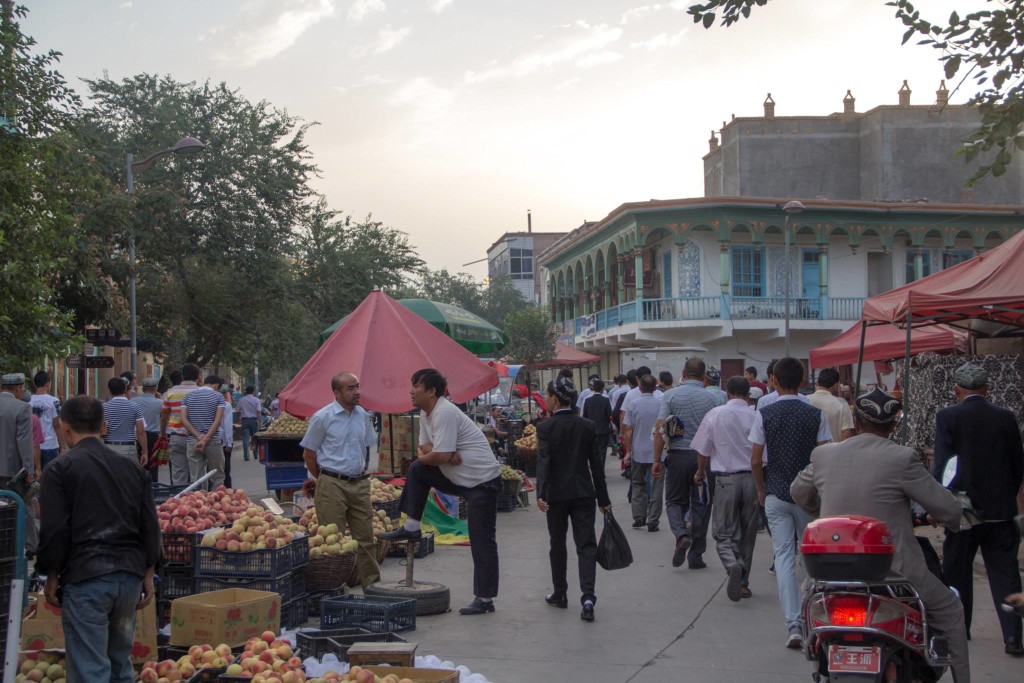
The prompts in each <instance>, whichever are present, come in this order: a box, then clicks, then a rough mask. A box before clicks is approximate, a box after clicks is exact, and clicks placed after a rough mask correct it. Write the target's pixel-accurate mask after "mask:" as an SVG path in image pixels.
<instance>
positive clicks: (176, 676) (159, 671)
mask: <svg viewBox="0 0 1024 683" xmlns="http://www.w3.org/2000/svg"><path fill="white" fill-rule="evenodd" d="M233 661H235V657H234V655H233V654H231V648H230V647H229V646H228V645H225V644H224V643H221V644H220V645H218V646H217V647H213V646H212V645H193V646H192V647H190V648H189V650H188V654H187V655H182V656H181V658H180V659H178V661H174V660H173V659H165V660H163V661H162V662H158V661H156V660H153V661H149V662H146V663H145V664H143V665H142V670H141V671H139V683H167V682H168V681H181V680H185V681H187V680H188V679H190V678H192V677H193V676H195V675H196V672H197V671H199V670H200V669H223V668H225V667H227V666H228V665H229V664H231V663H232V662H233Z"/></svg>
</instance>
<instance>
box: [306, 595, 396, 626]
mask: <svg viewBox="0 0 1024 683" xmlns="http://www.w3.org/2000/svg"><path fill="white" fill-rule="evenodd" d="M342 626H359V627H361V628H366V629H369V630H371V631H373V632H375V633H401V632H402V631H411V630H413V629H415V628H416V600H415V599H406V598H388V597H384V596H373V597H370V596H366V595H356V594H353V593H349V594H348V595H343V596H341V597H340V598H331V599H330V600H324V601H323V602H322V603H320V628H321V629H328V628H340V627H342Z"/></svg>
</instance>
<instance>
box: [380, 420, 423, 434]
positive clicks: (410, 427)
mask: <svg viewBox="0 0 1024 683" xmlns="http://www.w3.org/2000/svg"><path fill="white" fill-rule="evenodd" d="M380 433H381V436H383V435H384V434H389V433H394V435H395V436H398V435H399V434H409V435H413V436H415V437H417V438H419V434H420V418H419V415H384V416H383V418H382V419H381V423H380Z"/></svg>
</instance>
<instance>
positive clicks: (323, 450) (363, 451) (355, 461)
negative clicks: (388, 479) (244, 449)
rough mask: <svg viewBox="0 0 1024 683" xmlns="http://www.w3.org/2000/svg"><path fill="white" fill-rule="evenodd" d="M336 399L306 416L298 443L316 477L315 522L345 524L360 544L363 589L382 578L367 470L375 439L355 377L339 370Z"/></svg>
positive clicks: (334, 384)
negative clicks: (305, 422) (306, 420)
mask: <svg viewBox="0 0 1024 683" xmlns="http://www.w3.org/2000/svg"><path fill="white" fill-rule="evenodd" d="M331 389H332V390H333V391H334V400H333V401H332V402H331V403H329V404H327V405H326V406H324V407H323V408H321V409H320V410H318V411H317V412H316V413H315V414H314V415H313V417H311V418H309V426H308V427H307V428H306V436H305V437H303V439H302V442H301V443H300V445H301V446H302V448H303V452H302V457H303V459H304V460H305V461H306V469H308V470H309V472H310V474H312V475H313V478H314V479H316V495H315V496H314V500H313V502H314V505H315V506H316V516H317V521H318V522H319V523H320V524H321V525H324V524H337V525H338V533H339V534H341V533H344V531H345V528H346V527H348V529H349V530H350V531H351V532H352V538H353V539H354V540H355V541H356V542H358V543H359V549H358V551H357V552H356V566H357V567H358V569H359V581H360V582H361V583H362V584H363V588H364V589H365V588H366V587H367V586H369V585H370V584H373V583H377V582H378V581H380V567H379V566H378V565H377V542H376V541H375V540H374V538H373V515H374V512H373V504H372V503H370V480H369V475H368V474H367V473H366V463H367V459H366V456H367V453H368V449H369V448H370V446H372V445H374V444H375V443H377V433H376V432H375V431H374V430H373V423H372V422H370V416H369V414H367V412H366V411H365V410H363V408H362V407H361V406H360V405H359V397H360V393H359V378H358V377H356V376H355V375H354V374H352V373H351V372H341V373H338V374H337V375H335V376H334V377H333V378H332V379H331Z"/></svg>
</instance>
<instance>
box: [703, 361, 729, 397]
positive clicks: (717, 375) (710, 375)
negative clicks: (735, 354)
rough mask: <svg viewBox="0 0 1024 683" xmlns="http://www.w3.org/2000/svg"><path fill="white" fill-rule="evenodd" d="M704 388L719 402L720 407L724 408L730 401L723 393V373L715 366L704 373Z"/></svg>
mask: <svg viewBox="0 0 1024 683" xmlns="http://www.w3.org/2000/svg"><path fill="white" fill-rule="evenodd" d="M704 386H705V388H707V390H708V391H710V392H711V395H712V396H714V397H715V400H716V401H718V405H720V406H724V405H725V402H726V401H728V400H729V397H728V396H726V394H725V392H724V391H722V373H721V372H719V370H718V368H716V367H715V366H714V365H712V366H710V367H709V368H708V369H707V372H705V373H704Z"/></svg>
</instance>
